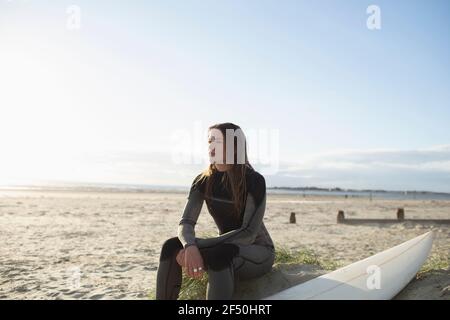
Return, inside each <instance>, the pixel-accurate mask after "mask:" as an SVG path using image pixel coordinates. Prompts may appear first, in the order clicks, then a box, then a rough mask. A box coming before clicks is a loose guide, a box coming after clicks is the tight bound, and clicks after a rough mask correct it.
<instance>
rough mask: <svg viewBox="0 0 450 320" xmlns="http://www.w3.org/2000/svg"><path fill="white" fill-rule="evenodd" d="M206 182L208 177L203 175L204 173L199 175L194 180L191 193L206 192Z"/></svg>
mask: <svg viewBox="0 0 450 320" xmlns="http://www.w3.org/2000/svg"><path fill="white" fill-rule="evenodd" d="M205 182H206V176H205V175H204V174H203V172H201V173H199V174H198V175H196V176H195V178H194V180H193V181H192V184H191V190H190V192H192V191H194V190H198V191H200V192H201V193H204V192H205Z"/></svg>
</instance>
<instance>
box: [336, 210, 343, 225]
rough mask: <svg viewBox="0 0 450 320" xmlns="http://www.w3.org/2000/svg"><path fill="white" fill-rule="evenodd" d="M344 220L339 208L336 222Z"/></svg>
mask: <svg viewBox="0 0 450 320" xmlns="http://www.w3.org/2000/svg"><path fill="white" fill-rule="evenodd" d="M344 220H345V215H344V211H342V210H339V212H338V215H337V223H342V222H344Z"/></svg>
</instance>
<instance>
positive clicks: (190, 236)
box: [178, 178, 204, 247]
mask: <svg viewBox="0 0 450 320" xmlns="http://www.w3.org/2000/svg"><path fill="white" fill-rule="evenodd" d="M196 179H197V178H196ZM203 201H204V196H203V194H202V192H201V191H200V190H199V188H198V187H196V186H195V180H194V182H193V184H192V186H191V190H190V191H189V195H188V199H187V201H186V205H185V207H184V210H183V215H182V217H181V220H180V222H179V224H178V239H179V240H180V242H181V243H182V244H183V247H185V246H187V245H192V244H196V238H195V224H196V223H197V219H198V216H199V215H200V211H201V210H202V206H203Z"/></svg>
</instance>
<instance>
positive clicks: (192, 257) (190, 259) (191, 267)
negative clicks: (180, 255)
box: [184, 245, 205, 279]
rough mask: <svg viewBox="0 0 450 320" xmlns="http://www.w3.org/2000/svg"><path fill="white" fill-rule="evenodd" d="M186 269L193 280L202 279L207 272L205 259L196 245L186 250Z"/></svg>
mask: <svg viewBox="0 0 450 320" xmlns="http://www.w3.org/2000/svg"><path fill="white" fill-rule="evenodd" d="M184 267H185V268H186V273H187V274H188V276H190V277H191V278H195V279H200V278H201V277H202V275H203V272H204V270H205V266H204V265H203V258H202V255H201V254H200V250H198V248H197V246H196V245H192V246H189V247H187V248H186V249H184Z"/></svg>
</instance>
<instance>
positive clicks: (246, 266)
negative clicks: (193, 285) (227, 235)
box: [206, 245, 275, 300]
mask: <svg viewBox="0 0 450 320" xmlns="http://www.w3.org/2000/svg"><path fill="white" fill-rule="evenodd" d="M237 247H238V251H237V254H236V255H234V256H233V257H231V259H230V263H229V264H227V265H225V266H224V265H223V264H222V265H221V268H220V269H217V268H215V269H216V270H212V269H211V268H209V269H208V270H207V272H208V287H207V292H206V297H207V299H208V300H230V299H232V296H233V293H234V287H235V283H236V281H237V280H238V279H252V278H257V277H260V276H262V275H264V274H266V273H267V272H269V271H270V270H272V265H273V262H274V260H275V252H274V250H272V249H270V248H267V247H264V246H260V245H247V246H242V245H239V246H237ZM215 249H217V250H218V251H219V252H224V253H225V254H224V255H225V256H227V254H226V250H224V248H223V247H222V248H215ZM229 257H230V256H229Z"/></svg>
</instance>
